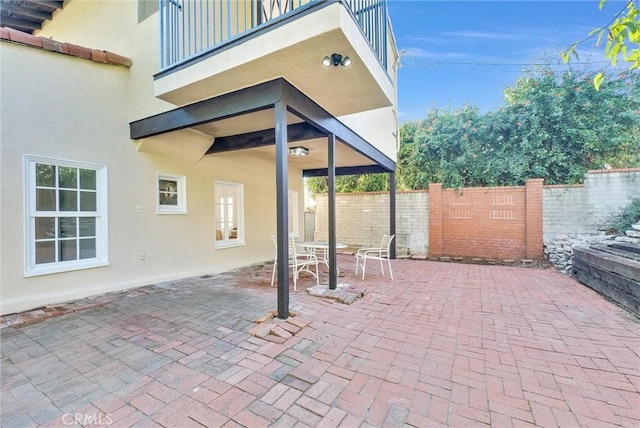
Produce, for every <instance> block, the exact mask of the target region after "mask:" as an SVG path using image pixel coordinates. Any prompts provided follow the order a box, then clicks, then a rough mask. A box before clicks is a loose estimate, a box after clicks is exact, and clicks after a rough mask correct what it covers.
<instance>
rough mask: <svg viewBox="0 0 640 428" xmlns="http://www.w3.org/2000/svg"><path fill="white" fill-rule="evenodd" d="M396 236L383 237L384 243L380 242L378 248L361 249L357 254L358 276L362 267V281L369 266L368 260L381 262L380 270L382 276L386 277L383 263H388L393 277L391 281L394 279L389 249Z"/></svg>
mask: <svg viewBox="0 0 640 428" xmlns="http://www.w3.org/2000/svg"><path fill="white" fill-rule="evenodd" d="M394 237H395V235H386V234H385V235H383V236H382V241H381V242H380V246H379V247H376V248H360V249H359V250H358V251H357V252H356V275H357V274H358V267H362V279H364V271H365V268H366V266H367V260H379V261H380V269H381V270H382V275H384V265H383V262H384V261H385V260H386V261H387V266H389V275H391V279H393V271H392V270H391V260H390V258H389V254H390V251H389V248H390V247H391V241H393V238H394Z"/></svg>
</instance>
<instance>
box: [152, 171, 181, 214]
mask: <svg viewBox="0 0 640 428" xmlns="http://www.w3.org/2000/svg"><path fill="white" fill-rule="evenodd" d="M157 183H158V188H157V195H158V213H159V214H186V213H187V195H186V187H187V186H186V178H185V177H184V176H181V175H170V174H161V173H158V174H157Z"/></svg>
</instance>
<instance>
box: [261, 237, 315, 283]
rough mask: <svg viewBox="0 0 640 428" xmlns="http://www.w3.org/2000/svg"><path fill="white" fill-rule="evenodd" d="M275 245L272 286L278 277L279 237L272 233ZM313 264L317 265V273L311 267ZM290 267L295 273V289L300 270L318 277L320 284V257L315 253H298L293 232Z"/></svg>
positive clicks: (290, 238) (290, 245)
mask: <svg viewBox="0 0 640 428" xmlns="http://www.w3.org/2000/svg"><path fill="white" fill-rule="evenodd" d="M271 239H272V240H273V245H274V247H275V250H276V255H275V257H274V259H273V270H272V272H271V286H272V287H273V283H274V281H275V279H276V267H277V266H278V237H277V236H275V235H271ZM311 266H315V267H316V271H315V273H314V272H313V271H312V270H311V269H310V267H311ZM289 268H291V271H292V272H291V273H292V274H293V290H294V291H295V290H296V288H297V286H298V276H299V275H300V272H302V271H305V272H309V273H310V274H311V275H313V277H315V279H316V285H319V284H320V281H319V275H318V258H317V257H316V254H315V253H298V251H297V245H296V241H295V239H294V237H293V235H292V234H289Z"/></svg>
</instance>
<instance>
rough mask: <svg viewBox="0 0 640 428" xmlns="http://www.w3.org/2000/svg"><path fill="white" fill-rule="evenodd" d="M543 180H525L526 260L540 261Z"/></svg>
mask: <svg viewBox="0 0 640 428" xmlns="http://www.w3.org/2000/svg"><path fill="white" fill-rule="evenodd" d="M543 183H544V178H532V179H530V180H527V181H526V182H525V184H524V187H525V212H526V222H525V228H526V230H525V254H526V257H527V258H528V259H541V258H542V254H543V239H542V184H543Z"/></svg>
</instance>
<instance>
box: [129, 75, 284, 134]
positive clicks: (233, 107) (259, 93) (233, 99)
mask: <svg viewBox="0 0 640 428" xmlns="http://www.w3.org/2000/svg"><path fill="white" fill-rule="evenodd" d="M282 81H283V79H276V80H271V81H269V82H266V83H261V84H259V85H256V86H252V87H250V88H245V89H240V90H238V91H235V92H230V93H228V94H224V95H220V96H218V97H215V98H210V99H208V100H204V101H199V102H197V103H193V104H189V105H186V106H184V107H179V108H177V109H174V110H169V111H167V112H164V113H160V114H156V115H155V116H150V117H147V118H145V119H140V120H136V121H134V122H131V123H130V124H129V132H130V137H131V139H133V140H137V139H140V138H146V137H152V136H154V135H159V134H164V133H167V132H171V131H178V130H180V129H185V128H189V127H192V126H198V125H202V124H205V123H209V122H215V121H217V120H222V119H226V118H229V117H234V116H240V115H243V114H247V113H253V112H256V111H260V110H266V109H268V108H271V107H273V105H274V104H275V102H276V101H278V100H279V99H280V92H281V87H282Z"/></svg>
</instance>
